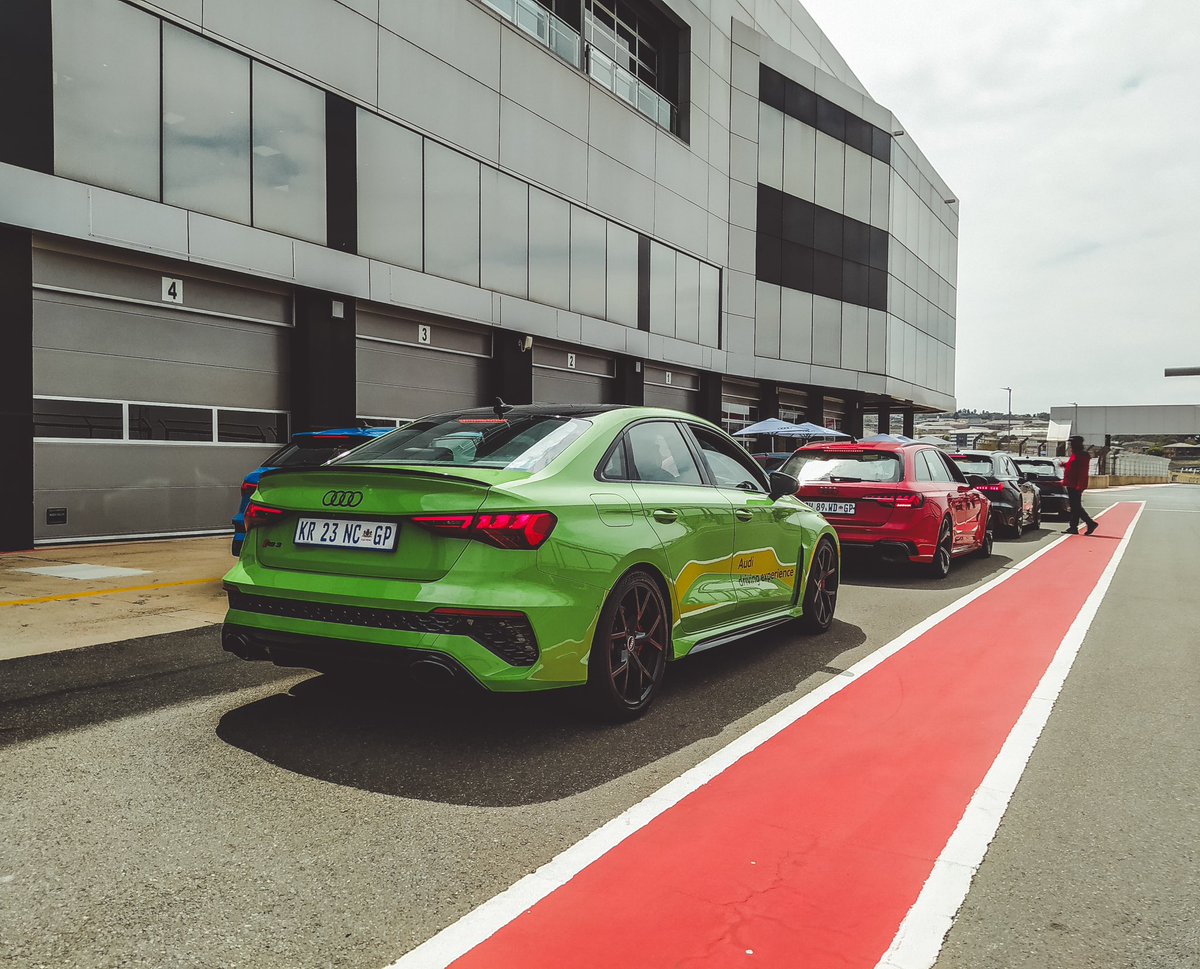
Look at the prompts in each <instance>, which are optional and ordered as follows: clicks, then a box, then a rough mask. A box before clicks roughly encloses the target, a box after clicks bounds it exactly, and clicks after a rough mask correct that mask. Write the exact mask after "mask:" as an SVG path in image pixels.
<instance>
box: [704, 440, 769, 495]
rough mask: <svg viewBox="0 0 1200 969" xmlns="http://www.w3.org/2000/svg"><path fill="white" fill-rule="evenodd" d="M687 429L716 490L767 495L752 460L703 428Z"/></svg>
mask: <svg viewBox="0 0 1200 969" xmlns="http://www.w3.org/2000/svg"><path fill="white" fill-rule="evenodd" d="M688 428H689V429H690V430H691V432H692V434H694V435H695V437H696V443H697V444H699V445H700V452H701V453H702V454H703V455H704V461H705V463H706V464H707V465H708V470H709V471H711V472H712V477H713V482H714V483H715V484H716V486H717V487H718V488H736V489H737V490H739V491H753V492H756V493H759V494H766V493H767V488H766V487H765V486H764V483H763V476H762V472H761V471H760V470H759V469H758V466H757V465H755V463H754V459H753V458H752V457H750V456H749V455H747V454H741V453H740V449H739V448H738V447H737V446H736V445H734V444H730V443H729V442H728V441H726V440H723V439H722V438H721V437H720V436H718V435H716V434H714V433H713V432H712V431H710V430H708V429H707V428H703V427H696V426H694V425H692V424H689V425H688Z"/></svg>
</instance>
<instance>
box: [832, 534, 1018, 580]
mask: <svg viewBox="0 0 1200 969" xmlns="http://www.w3.org/2000/svg"><path fill="white" fill-rule="evenodd" d="M1015 561H1016V560H1015V559H1013V558H1012V557H1010V556H1008V555H1005V554H1004V550H1003V548H1002V546H1001V543H1000V542H997V543H996V547H995V550H994V551H993V552H992V554H991V555H990V556H989V557H988V558H986V559H982V558H980V557H979V556H978V555H965V556H963V557H962V558H957V559H955V560H954V561H953V563H952V564H951V565H950V574H949V575H948V576H946V578H944V579H935V578H933V577H932V576H931V575H930V574H929V572H928V570H927V569H926V568H925V566H923V565H911V564H896V565H889V564H887V563H884V562H880V561H879V560H878V559H877V558H875V557H873V556H869V555H868V556H858V555H855V556H850V555H847V556H846V557H845V558H844V559H843V561H842V582H844V583H845V584H847V585H855V586H867V587H875V588H886V589H916V590H922V589H923V590H927V591H930V592H936V591H938V590H940V589H969V588H971V587H972V586H976V585H979V583H981V582H987V581H988V580H990V579H994V578H995V577H996V576H997V575H999V574H1000V573H1001V572H1003V571H1004V570H1005V569H1007V568H1009V567H1010V566H1011V565H1013V564H1014V562H1015Z"/></svg>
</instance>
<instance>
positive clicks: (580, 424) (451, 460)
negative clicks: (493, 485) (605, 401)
mask: <svg viewBox="0 0 1200 969" xmlns="http://www.w3.org/2000/svg"><path fill="white" fill-rule="evenodd" d="M589 427H591V422H590V421H585V420H581V419H579V418H575V417H560V416H557V415H554V414H520V415H516V416H513V417H477V416H474V415H471V416H460V415H453V414H452V415H442V416H439V417H426V418H424V419H422V420H419V421H413V422H412V423H411V424H406V425H404V427H402V428H400V429H399V430H397V431H393V432H392V433H391V434H388V435H387V436H385V437H381V438H379V439H378V440H377V441H373V442H371V443H370V444H367V445H365V446H364V447H361V448H359V449H358V450H357V451H355V452H354V453H353V454H349V455H347V456H346V457H345V458H344V459H343V460H339V461H337V462H335V463H336V464H416V465H430V466H434V467H459V468H498V469H502V470H506V471H540V470H541V469H542V468H544V467H546V465H548V464H549V463H550V462H551V461H553V460H554V459H555V458H556V457H558V456H559V455H560V454H562V452H563V451H565V450H566V449H567V448H568V447H569V446H570V445H571V444H573V443H574V442H575V441H577V440H578V439H579V438H580V437H581V436H582V435H583V433H584V432H585V431H586V430H587V429H588V428H589Z"/></svg>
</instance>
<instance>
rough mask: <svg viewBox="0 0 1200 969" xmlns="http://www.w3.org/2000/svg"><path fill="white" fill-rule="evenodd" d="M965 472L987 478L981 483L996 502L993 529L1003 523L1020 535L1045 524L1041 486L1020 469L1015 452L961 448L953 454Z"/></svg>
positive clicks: (1006, 527)
mask: <svg viewBox="0 0 1200 969" xmlns="http://www.w3.org/2000/svg"><path fill="white" fill-rule="evenodd" d="M950 459H951V460H952V461H953V462H954V463H955V464H957V465H958V466H959V467H960V468H961V469H962V472H963V474H968V475H969V474H977V475H979V476H980V477H981V478H984V479H985V480H986V482H987V483H986V484H982V485H978V486H977V489H978V490H979V491H982V492H983V493H984V494H985V495H986V496H987V498H988V500H989V501H991V503H992V529H993V530H994V531H999V530H1000V526H1003V527H1004V528H1005V529H1006V530H1007V531H1008V534H1009V535H1011V536H1012V537H1013V538H1020V537H1021V535H1022V534H1023V533H1024V531H1025V528H1026V526H1028V527H1029V528H1041V527H1042V503H1041V497H1040V496H1039V494H1038V489H1037V486H1036V485H1034V484H1032V483H1031V482H1030V480H1029V478H1028V477H1026V475H1025V474H1023V473H1022V472H1021V471H1020V469H1018V468H1017V465H1016V462H1015V460H1014V458H1013V456H1012V455H1011V454H1007V453H1005V452H1004V451H960V452H958V453H957V454H951V455H950Z"/></svg>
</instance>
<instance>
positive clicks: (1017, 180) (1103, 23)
mask: <svg viewBox="0 0 1200 969" xmlns="http://www.w3.org/2000/svg"><path fill="white" fill-rule="evenodd" d="M802 2H804V5H805V6H806V7H807V9H808V10H809V12H810V13H811V14H812V15H813V17H814V18H815V19H816V21H817V23H819V24H820V25H821V27H822V29H823V30H825V32H826V34H828V35H829V38H830V40H832V41H833V43H834V45H835V46H836V47H837V48H838V49H839V50H840V51H841V52H842V54H843V56H844V57H845V58H846V60H847V62H848V63H849V64H850V66H851V68H852V69H853V70H854V72H855V73H856V74H857V75H858V76H859V78H860V79H861V80H862V82H863V84H864V85H866V87H867V90H868V91H870V92H871V95H872V96H873V97H874V98H875V99H876V100H877V101H879V102H880V103H881V104H883V105H885V106H886V107H888V108H890V109H891V110H892V112H893V113H894V114H895V115H896V116H897V117H898V118H899V119H900V121H901V123H902V126H903V127H904V129H905V130H906V131H908V132H910V133H911V134H912V135H913V137H914V138H915V139H916V141H917V144H918V145H920V146H921V149H922V150H923V151H924V152H925V155H926V156H927V157H928V158H929V160H930V161H931V162H932V163H933V165H934V167H935V168H937V170H938V171H939V172H940V173H941V175H942V177H943V178H944V179H945V180H946V181H947V182H948V183H949V185H950V187H951V188H952V189H953V190H954V193H955V195H956V196H957V197H958V198H959V200H960V201H961V205H960V210H961V217H962V222H961V226H960V238H959V280H958V360H957V390H956V395H957V398H958V403H959V406H960V407H971V408H975V409H986V410H1003V409H1004V408H1005V406H1006V401H1007V394H1006V393H1005V392H1004V391H1002V390H1000V388H1001V387H1002V386H1007V385H1011V386H1012V388H1013V410H1014V411H1016V412H1029V411H1040V410H1047V409H1049V407H1050V406H1051V405H1061V404H1066V403H1068V402H1070V401H1077V402H1079V403H1080V404H1137V403H1200V377H1198V378H1180V377H1175V378H1171V379H1165V378H1164V377H1163V368H1164V367H1168V366H1200V0H1142V2H1134V0H1006V2H1004V3H981V2H964V0H802Z"/></svg>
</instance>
